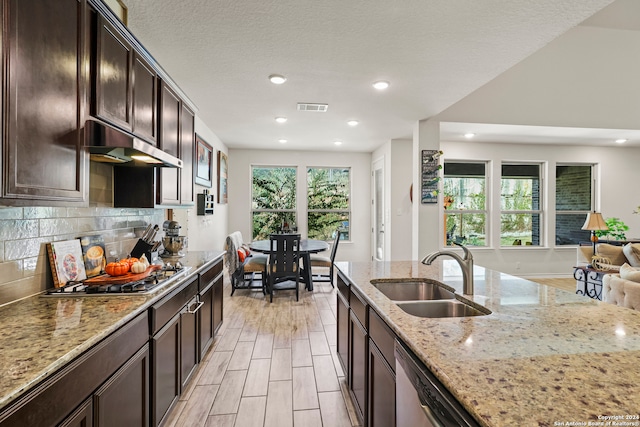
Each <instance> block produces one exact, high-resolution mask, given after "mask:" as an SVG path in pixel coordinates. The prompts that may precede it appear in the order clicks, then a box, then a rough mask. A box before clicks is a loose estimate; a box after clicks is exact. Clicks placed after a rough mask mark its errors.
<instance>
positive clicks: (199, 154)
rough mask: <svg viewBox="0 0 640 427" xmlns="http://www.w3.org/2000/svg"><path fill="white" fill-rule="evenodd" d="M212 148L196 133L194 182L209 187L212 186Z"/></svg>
mask: <svg viewBox="0 0 640 427" xmlns="http://www.w3.org/2000/svg"><path fill="white" fill-rule="evenodd" d="M212 166H213V148H212V147H211V146H210V145H209V144H207V142H206V141H205V140H204V139H202V138H200V136H199V135H197V134H196V164H195V170H196V184H198V185H202V186H203V187H207V188H211V187H212V186H213V179H212V173H213V168H212Z"/></svg>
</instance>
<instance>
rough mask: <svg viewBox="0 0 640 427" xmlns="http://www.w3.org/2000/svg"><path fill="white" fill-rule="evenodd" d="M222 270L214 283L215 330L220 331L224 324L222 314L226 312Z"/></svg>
mask: <svg viewBox="0 0 640 427" xmlns="http://www.w3.org/2000/svg"><path fill="white" fill-rule="evenodd" d="M220 268H222V261H220ZM222 287H223V283H222V272H221V273H220V276H218V278H217V279H216V282H215V283H214V284H213V332H214V334H215V333H216V332H218V329H220V326H222V314H223V313H224V308H223V303H222V290H223V289H222Z"/></svg>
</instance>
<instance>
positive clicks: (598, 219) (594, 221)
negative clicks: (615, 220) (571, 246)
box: [582, 211, 609, 256]
mask: <svg viewBox="0 0 640 427" xmlns="http://www.w3.org/2000/svg"><path fill="white" fill-rule="evenodd" d="M582 229H583V230H589V231H591V242H592V243H593V256H595V255H596V243H597V242H598V236H596V231H601V230H608V229H609V227H607V223H606V222H605V221H604V218H602V214H601V213H600V212H595V211H593V212H589V213H588V214H587V219H586V220H585V221H584V225H583V226H582Z"/></svg>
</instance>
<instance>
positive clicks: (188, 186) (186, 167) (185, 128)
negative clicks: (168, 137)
mask: <svg viewBox="0 0 640 427" xmlns="http://www.w3.org/2000/svg"><path fill="white" fill-rule="evenodd" d="M180 130H181V132H180V159H181V160H182V161H183V163H182V170H181V171H180V204H181V205H183V206H184V205H193V204H194V203H195V196H194V191H193V174H194V169H193V159H194V156H195V154H194V153H195V148H196V145H195V144H196V138H195V129H194V114H193V112H192V111H191V110H190V109H189V108H188V107H187V106H186V105H184V103H183V104H182V116H181V117H180Z"/></svg>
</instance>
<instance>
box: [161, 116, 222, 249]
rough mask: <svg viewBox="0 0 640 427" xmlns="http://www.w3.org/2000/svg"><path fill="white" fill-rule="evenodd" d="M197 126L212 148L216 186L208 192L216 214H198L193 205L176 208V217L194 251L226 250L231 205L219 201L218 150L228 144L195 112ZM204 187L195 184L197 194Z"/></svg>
mask: <svg viewBox="0 0 640 427" xmlns="http://www.w3.org/2000/svg"><path fill="white" fill-rule="evenodd" d="M195 130H196V133H197V134H198V136H200V137H201V138H202V139H204V140H205V141H206V142H207V143H208V144H209V145H211V147H212V148H213V180H212V182H213V187H212V188H209V189H208V190H209V192H210V193H212V194H214V195H215V200H216V204H215V206H214V210H213V215H204V216H198V215H197V209H196V206H194V207H193V208H190V209H174V210H173V215H174V219H175V220H176V221H178V222H179V223H180V225H181V226H182V229H181V231H182V234H184V235H186V236H188V240H189V243H188V249H189V250H193V251H203V250H205V251H206V250H223V248H224V241H225V238H226V237H227V235H228V234H229V233H228V231H227V220H228V213H229V205H228V204H224V205H221V204H219V203H218V200H219V199H218V189H217V181H218V169H217V155H218V151H220V150H221V151H222V152H224V153H226V152H227V147H226V145H224V144H223V143H222V141H220V139H219V138H218V137H217V136H216V135H215V134H214V133H213V132H212V131H211V130H210V129H209V128H208V127H207V126H206V125H205V124H204V122H202V120H200V119H199V118H198V117H197V116H196V121H195ZM203 190H205V187H202V186H200V185H197V184H196V186H195V192H196V194H199V193H202V191H203Z"/></svg>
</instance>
